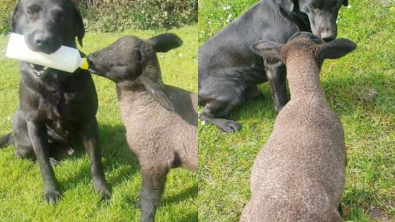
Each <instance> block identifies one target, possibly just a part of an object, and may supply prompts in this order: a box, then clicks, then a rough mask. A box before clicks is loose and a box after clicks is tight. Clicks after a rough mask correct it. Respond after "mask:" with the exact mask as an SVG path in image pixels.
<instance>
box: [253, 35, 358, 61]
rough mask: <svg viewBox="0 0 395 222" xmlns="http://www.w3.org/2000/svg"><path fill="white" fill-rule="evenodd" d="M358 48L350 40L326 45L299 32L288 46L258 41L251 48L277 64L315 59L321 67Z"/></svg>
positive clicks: (290, 40) (335, 41)
mask: <svg viewBox="0 0 395 222" xmlns="http://www.w3.org/2000/svg"><path fill="white" fill-rule="evenodd" d="M355 48H356V44H355V43H354V42H352V41H350V40H348V39H336V40H333V41H331V42H327V43H325V42H324V41H323V40H321V39H320V38H318V37H317V36H316V35H314V34H312V33H309V32H298V33H295V34H294V35H292V36H291V37H290V38H289V39H288V42H287V43H286V44H280V43H276V42H270V41H258V42H256V43H254V44H253V45H252V46H251V49H252V51H254V52H255V53H256V54H258V55H260V56H262V57H263V58H264V59H265V61H270V62H273V63H275V62H276V61H279V60H280V61H282V62H283V63H284V64H286V65H287V62H289V60H292V59H295V58H297V59H299V58H307V59H314V60H315V61H316V63H317V65H318V66H319V67H321V65H322V63H323V61H324V60H325V59H336V58H340V57H343V56H345V55H347V54H348V53H349V52H351V51H353V50H354V49H355Z"/></svg>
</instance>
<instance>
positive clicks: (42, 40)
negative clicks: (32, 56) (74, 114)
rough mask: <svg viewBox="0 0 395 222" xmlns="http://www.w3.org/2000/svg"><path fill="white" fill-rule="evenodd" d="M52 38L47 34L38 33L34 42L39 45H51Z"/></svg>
mask: <svg viewBox="0 0 395 222" xmlns="http://www.w3.org/2000/svg"><path fill="white" fill-rule="evenodd" d="M50 41H51V40H50V38H49V35H45V34H37V35H35V36H34V42H35V43H36V45H38V46H44V45H49V44H50Z"/></svg>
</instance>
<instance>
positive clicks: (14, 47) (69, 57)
mask: <svg viewBox="0 0 395 222" xmlns="http://www.w3.org/2000/svg"><path fill="white" fill-rule="evenodd" d="M5 55H6V56H7V57H8V58H11V59H16V60H20V61H23V62H28V63H33V64H37V65H41V66H45V67H50V68H53V69H58V70H62V71H65V72H70V73H73V72H74V71H75V70H77V69H78V68H81V69H88V63H87V61H86V58H81V56H80V53H79V52H78V49H74V48H70V47H66V46H61V47H60V48H59V49H58V50H57V51H56V52H54V53H52V54H45V53H42V52H34V51H32V50H30V49H29V48H28V46H27V45H26V42H25V39H24V37H23V35H19V34H16V33H11V34H10V40H9V42H8V46H7V49H6V53H5Z"/></svg>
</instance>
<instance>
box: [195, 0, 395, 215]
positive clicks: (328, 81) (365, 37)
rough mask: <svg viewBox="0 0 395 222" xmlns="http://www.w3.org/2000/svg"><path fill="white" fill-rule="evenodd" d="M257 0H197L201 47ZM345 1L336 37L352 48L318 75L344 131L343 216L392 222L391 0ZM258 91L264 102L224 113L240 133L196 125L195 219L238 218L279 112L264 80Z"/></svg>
mask: <svg viewBox="0 0 395 222" xmlns="http://www.w3.org/2000/svg"><path fill="white" fill-rule="evenodd" d="M255 2H256V1H253V0H250V1H243V0H221V1H211V0H200V1H199V6H200V8H199V45H201V44H203V43H204V41H206V40H207V39H208V38H209V37H211V36H212V35H214V34H215V33H216V32H217V31H219V30H221V29H222V28H223V27H224V26H225V25H227V24H228V23H227V21H226V18H227V17H228V16H229V14H232V18H235V17H237V16H238V15H240V14H241V13H243V12H244V11H245V10H247V9H248V8H249V7H251V5H253V4H254V3H255ZM384 2H385V4H384ZM349 3H350V5H351V8H346V7H342V9H341V12H340V18H339V23H338V25H339V30H338V33H339V34H338V38H349V39H351V40H353V41H355V42H356V43H357V45H358V47H357V50H356V51H354V52H353V53H351V54H349V55H347V56H346V57H344V58H342V59H339V60H334V61H326V62H325V64H324V66H323V68H322V75H321V76H322V77H321V80H322V85H323V88H324V90H325V92H326V96H327V99H328V102H329V104H330V105H331V107H332V109H333V110H334V111H335V112H336V113H337V114H338V115H339V117H340V118H341V120H342V122H343V125H344V131H345V140H346V141H345V142H346V146H347V154H348V166H347V175H346V181H347V184H346V189H345V191H344V194H343V198H342V203H343V209H344V219H345V220H346V221H354V222H365V221H366V222H367V221H369V222H371V221H386V218H387V219H388V221H395V208H394V202H395V50H394V49H395V38H394V34H395V29H394V28H393V22H394V21H395V12H394V10H391V6H395V4H394V3H393V2H390V1H380V0H373V1H367V0H361V1H349ZM224 7H225V9H226V10H224ZM228 7H230V8H228ZM260 89H261V90H262V93H263V94H264V96H265V98H264V99H262V100H256V101H249V102H247V103H246V104H244V105H243V106H241V107H239V108H238V109H237V110H235V111H234V112H232V113H231V115H230V118H231V119H234V120H237V121H238V122H239V123H241V124H242V126H243V129H242V130H241V131H240V132H237V133H235V134H225V133H223V132H221V131H220V130H218V129H217V128H216V127H214V126H212V125H207V124H206V125H204V126H202V125H201V122H200V123H199V124H200V125H199V195H198V199H199V219H200V220H201V221H238V220H239V217H240V214H241V210H242V208H243V205H244V204H245V203H246V202H247V200H248V199H249V198H250V195H251V194H250V181H249V179H250V172H251V166H252V164H253V162H254V159H255V157H256V155H257V153H258V152H259V150H260V149H261V147H262V146H263V144H264V143H265V142H266V140H267V138H268V137H269V135H270V133H271V131H272V127H273V122H274V120H275V117H276V115H277V113H276V112H275V111H274V107H273V102H272V100H271V94H270V90H269V88H268V85H267V84H263V85H261V86H260ZM284 136H286V135H284ZM373 217H375V218H376V219H375V218H373Z"/></svg>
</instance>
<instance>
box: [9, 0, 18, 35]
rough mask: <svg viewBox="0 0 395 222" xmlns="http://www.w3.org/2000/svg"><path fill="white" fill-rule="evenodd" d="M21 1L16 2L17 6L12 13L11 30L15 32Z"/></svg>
mask: <svg viewBox="0 0 395 222" xmlns="http://www.w3.org/2000/svg"><path fill="white" fill-rule="evenodd" d="M19 2H20V1H18V3H16V5H15V8H14V12H13V13H12V17H11V31H12V32H15V26H16V24H15V17H16V16H17V15H18V5H19Z"/></svg>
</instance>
